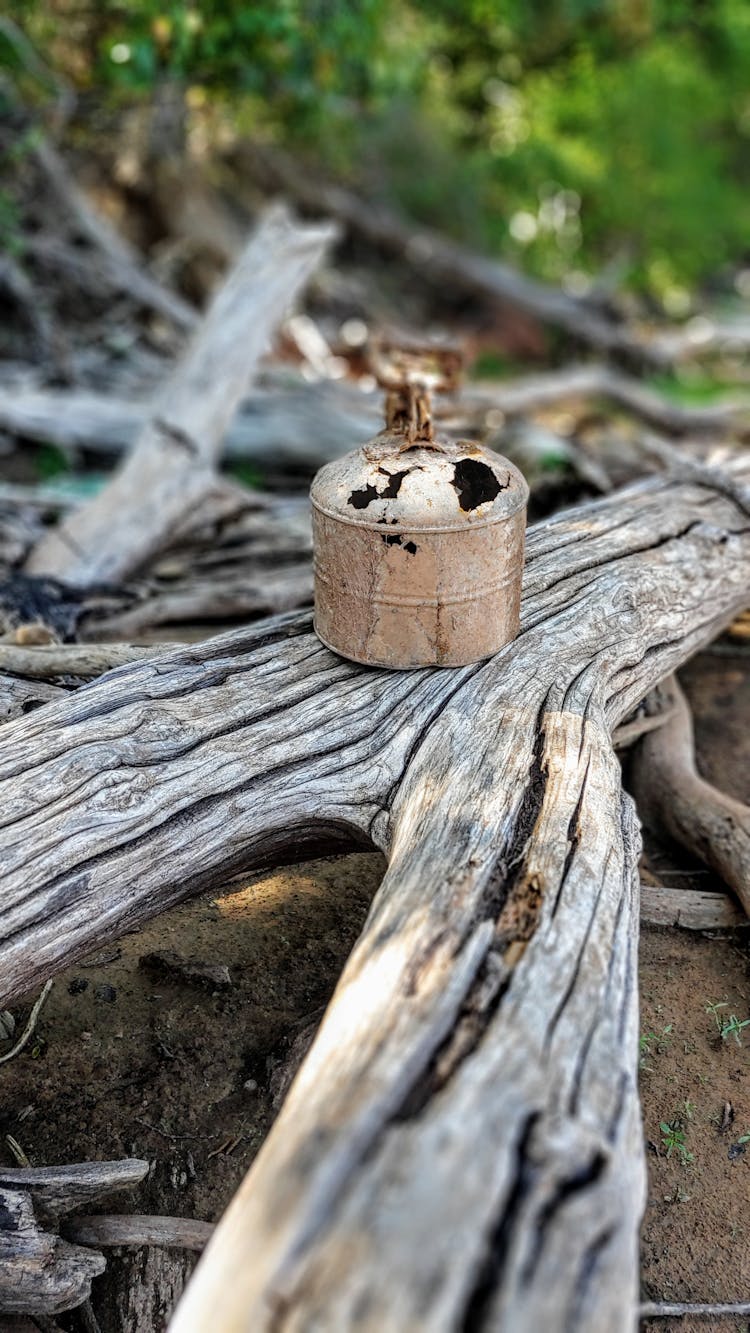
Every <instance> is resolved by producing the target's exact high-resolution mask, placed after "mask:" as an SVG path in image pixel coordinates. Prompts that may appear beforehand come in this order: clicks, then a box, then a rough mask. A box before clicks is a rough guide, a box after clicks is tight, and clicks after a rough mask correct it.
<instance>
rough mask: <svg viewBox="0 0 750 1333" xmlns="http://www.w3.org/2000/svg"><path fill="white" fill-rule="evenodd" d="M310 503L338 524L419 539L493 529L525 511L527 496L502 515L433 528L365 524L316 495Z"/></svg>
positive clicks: (470, 518) (390, 522)
mask: <svg viewBox="0 0 750 1333" xmlns="http://www.w3.org/2000/svg"><path fill="white" fill-rule="evenodd" d="M310 501H311V504H312V507H313V509H317V511H318V513H319V514H324V515H325V517H326V518H332V519H333V520H334V521H335V522H336V523H346V524H348V526H349V527H351V528H360V529H362V528H364V529H366V530H367V531H369V532H379V533H380V534H381V536H382V535H386V536H387V535H389V534H390V533H392V532H393V533H396V532H397V533H399V534H402V533H403V534H404V535H405V536H409V537H417V536H418V535H419V533H420V532H471V531H477V530H479V529H481V528H492V527H494V526H495V525H496V524H497V523H503V522H504V521H505V520H506V519H508V518H510V517H511V516H512V515H513V514H517V513H518V511H519V509H523V508H524V506H525V504H526V496H525V495H523V494H522V495H521V497H520V499H519V501H518V503H517V504H516V505H515V506H514V507H513V509H505V510H504V511H503V513H502V514H497V515H494V516H493V517H492V518H481V519H474V518H472V517H471V516H470V515H469V514H467V515H466V516H465V517H464V519H463V521H462V522H460V523H441V524H436V525H435V526H433V527H428V526H427V525H426V524H419V525H416V524H411V525H409V526H406V525H404V524H401V523H399V522H398V520H396V522H393V521H392V520H389V521H388V522H387V523H378V522H375V523H365V522H363V521H362V519H361V518H350V517H349V515H348V514H342V513H341V512H340V511H339V510H337V509H328V507H327V506H326V505H322V504H320V502H319V501H318V500H316V499H315V496H314V495H311V496H310Z"/></svg>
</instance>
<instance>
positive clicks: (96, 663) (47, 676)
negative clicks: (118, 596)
mask: <svg viewBox="0 0 750 1333" xmlns="http://www.w3.org/2000/svg"><path fill="white" fill-rule="evenodd" d="M182 646H183V645H182V644H178V643H160V644H149V645H148V646H144V645H141V646H136V645H134V644H131V643H109V644H106V645H105V646H102V647H99V646H89V647H84V646H80V645H79V644H59V643H54V644H49V645H40V646H39V647H38V648H18V647H17V646H16V645H15V644H9V643H0V671H10V672H12V673H13V674H14V675H16V676H23V677H25V678H26V679H27V680H54V679H55V678H56V677H58V676H81V677H84V678H88V679H93V678H94V677H95V676H101V675H103V673H104V672H105V671H112V670H113V669H114V668H115V667H119V666H126V665H127V664H128V663H130V662H141V661H145V660H146V659H147V658H150V657H158V656H159V654H160V653H164V652H168V651H170V650H171V651H175V650H176V649H178V648H181V647H182Z"/></svg>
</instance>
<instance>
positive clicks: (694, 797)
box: [631, 592, 750, 916]
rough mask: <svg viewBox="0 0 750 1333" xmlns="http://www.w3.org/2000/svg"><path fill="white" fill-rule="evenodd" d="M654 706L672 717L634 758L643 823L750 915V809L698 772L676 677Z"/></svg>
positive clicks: (643, 741)
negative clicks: (699, 865)
mask: <svg viewBox="0 0 750 1333" xmlns="http://www.w3.org/2000/svg"><path fill="white" fill-rule="evenodd" d="M748 595H750V592H749V593H748ZM654 707H655V708H656V709H657V710H662V709H664V710H666V711H668V712H669V716H668V717H666V718H665V720H664V723H663V725H662V726H660V727H657V728H656V730H655V731H652V732H649V734H648V735H646V736H643V738H642V739H641V740H640V741H639V742H638V745H637V746H636V748H635V750H634V751H633V755H632V760H631V765H632V766H631V783H632V787H633V792H634V794H635V798H636V801H637V803H638V811H639V813H640V816H641V819H642V820H643V821H644V823H646V824H654V825H656V826H657V827H659V828H661V829H662V830H663V831H665V832H666V833H668V834H669V836H670V837H671V838H674V840H675V841H676V842H678V843H681V845H682V846H683V847H686V848H687V849H688V851H690V852H692V853H693V855H694V856H697V857H698V858H699V860H701V861H705V863H706V864H707V865H709V866H711V868H712V869H713V870H715V871H716V873H717V874H718V875H720V876H721V878H722V879H723V880H724V881H725V883H726V884H728V885H729V887H730V889H733V890H734V892H735V893H736V894H737V897H738V898H739V900H740V902H741V903H742V906H743V907H744V909H745V912H746V914H747V915H748V916H750V806H747V805H745V804H743V802H742V801H738V800H736V799H735V797H733V796H727V795H726V793H725V792H721V791H719V790H718V789H717V788H716V787H714V786H712V785H711V783H710V782H706V780H705V778H702V777H701V775H700V773H699V772H698V770H697V768H696V765H695V749H694V744H693V720H692V717H691V714H690V708H689V706H688V702H687V699H686V698H685V695H684V694H683V692H682V690H681V688H680V686H679V684H678V682H677V679H676V677H674V676H671V677H670V678H669V679H668V680H665V681H663V682H662V683H661V685H660V686H659V688H658V690H657V691H655V701H654Z"/></svg>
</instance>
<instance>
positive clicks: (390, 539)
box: [383, 532, 419, 555]
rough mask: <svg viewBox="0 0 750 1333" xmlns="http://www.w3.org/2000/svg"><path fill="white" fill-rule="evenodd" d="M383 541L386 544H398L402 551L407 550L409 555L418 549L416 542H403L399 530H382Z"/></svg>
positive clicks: (415, 552) (414, 553)
mask: <svg viewBox="0 0 750 1333" xmlns="http://www.w3.org/2000/svg"><path fill="white" fill-rule="evenodd" d="M383 541H384V542H385V544H386V546H400V547H401V549H402V550H403V551H408V553H409V555H416V554H417V551H418V549H419V548H418V546H417V544H416V542H412V541H408V542H405V541H404V538H403V535H402V533H400V532H384V533H383Z"/></svg>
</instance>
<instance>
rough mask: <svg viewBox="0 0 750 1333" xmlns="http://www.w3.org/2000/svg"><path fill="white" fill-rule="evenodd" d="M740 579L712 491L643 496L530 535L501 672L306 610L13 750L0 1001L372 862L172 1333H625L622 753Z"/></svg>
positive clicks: (634, 1121)
mask: <svg viewBox="0 0 750 1333" xmlns="http://www.w3.org/2000/svg"><path fill="white" fill-rule="evenodd" d="M749 575H750V525H749V524H748V522H747V518H746V516H745V515H744V514H743V513H742V512H741V510H740V509H739V508H738V507H737V506H736V505H735V504H734V503H733V502H732V500H731V498H729V497H728V496H726V495H721V494H716V493H714V492H713V491H711V490H710V489H709V488H708V487H706V486H704V485H698V484H697V483H680V482H677V481H668V482H663V481H657V480H651V481H649V482H646V483H642V484H640V485H638V486H636V487H632V488H630V489H629V490H628V491H626V492H622V493H620V494H618V495H617V496H611V497H608V498H607V499H606V500H604V501H601V502H599V503H597V504H593V505H588V506H583V507H581V508H579V509H577V510H573V511H570V512H569V513H567V514H563V515H560V516H557V517H556V518H554V519H552V520H550V521H548V522H546V523H545V524H542V525H539V526H537V527H536V528H535V529H532V530H531V531H530V533H529V538H528V546H527V563H526V577H525V592H524V600H523V608H522V631H521V635H520V637H519V638H518V639H517V640H516V641H515V642H514V643H513V644H511V645H509V646H508V647H507V648H506V649H504V650H503V652H501V653H500V654H498V655H497V657H495V658H494V659H492V660H491V661H490V662H487V663H484V664H481V665H479V666H472V667H467V668H461V669H459V670H456V671H451V672H433V671H419V672H410V673H403V674H402V673H388V674H382V673H379V672H373V671H369V670H362V669H361V668H358V667H356V666H353V665H351V664H349V663H345V662H343V661H341V660H339V659H337V658H335V657H334V656H333V655H332V654H330V653H329V652H327V650H325V649H324V648H323V647H322V646H320V645H319V644H318V642H317V641H316V640H315V639H314V638H313V636H312V634H311V633H310V628H309V618H308V617H307V616H305V615H294V616H288V617H283V618H279V619H277V620H275V621H272V622H268V623H267V624H265V625H258V626H256V627H254V628H252V629H248V630H240V631H235V632H232V633H230V634H227V635H223V636H221V637H220V638H217V639H214V640H211V641H209V642H208V643H205V644H202V645H199V646H195V647H191V648H187V649H185V650H183V651H181V652H179V653H176V654H170V655H168V656H165V658H164V659H161V660H160V659H156V660H152V661H150V662H148V663H144V664H142V665H140V666H124V667H121V668H118V669H117V670H116V671H113V672H110V673H109V674H108V675H107V676H105V677H103V678H101V679H100V680H99V681H97V682H95V683H94V684H92V685H89V686H85V687H83V688H82V689H80V690H79V691H78V692H77V693H76V694H75V695H73V696H70V697H68V698H66V699H64V700H62V701H60V702H52V703H50V704H48V705H45V706H44V707H43V708H41V709H39V710H37V711H36V712H35V713H34V714H32V715H30V716H28V717H26V718H23V719H21V720H20V721H18V722H15V723H11V724H9V725H8V726H7V727H6V728H5V729H4V732H3V734H2V736H1V737H0V794H1V795H2V797H3V800H2V804H1V805H0V809H1V810H2V821H3V828H2V834H1V835H0V836H1V837H2V850H3V861H4V865H5V867H6V871H5V884H4V894H3V898H2V910H1V911H0V932H1V938H2V944H1V945H0V959H2V963H3V967H2V978H3V993H2V996H0V1003H5V1002H7V1000H8V999H10V998H11V997H13V996H14V995H17V994H18V993H19V992H20V991H22V990H27V989H29V988H30V987H33V986H34V985H36V984H39V983H40V982H41V981H42V980H43V978H44V977H46V976H47V975H49V974H50V973H51V972H52V971H55V970H57V969H59V968H60V967H61V966H63V965H64V964H65V963H67V962H69V961H71V960H72V959H73V958H75V957H77V956H80V955H81V954H82V953H84V952H85V951H86V950H87V949H90V948H91V947H92V946H93V944H95V943H96V941H97V940H99V939H101V938H102V936H103V935H104V934H106V935H107V936H108V937H112V936H114V935H116V934H117V933H118V932H121V931H123V930H125V929H129V928H132V927H133V926H134V925H136V924H137V923H138V922H139V921H142V920H144V919H146V918H147V917H149V916H151V915H153V914H154V913H156V912H158V911H160V910H163V908H164V907H166V906H167V905H168V904H169V903H172V902H174V901H176V900H177V899H178V898H180V897H184V896H185V895H186V894H188V893H190V892H192V891H195V890H197V889H198V888H206V887H208V886H211V885H214V886H216V887H217V888H218V887H220V886H222V885H224V884H226V883H227V881H228V880H229V879H230V878H232V877H233V876H234V877H236V876H238V875H240V874H243V873H245V872H246V871H247V870H249V869H251V868H253V867H255V866H259V865H269V864H272V863H277V862H279V861H282V860H284V859H293V858H298V857H299V856H300V855H303V854H305V853H306V852H307V851H311V850H321V849H323V848H331V847H336V846H343V845H346V846H351V845H371V844H375V845H376V846H378V847H381V848H383V849H384V850H385V851H386V853H387V855H388V858H389V865H388V870H387V873H386V875H385V878H384V880H383V883H382V885H381V888H380V890H379V892H378V894H377V895H376V898H375V901H374V903H373V906H372V909H371V912H370V915H369V918H368V921H367V923H366V926H365V929H364V931H363V934H362V936H361V938H360V941H359V943H358V945H357V946H356V948H355V950H354V951H353V953H352V956H351V958H350V960H349V962H348V964H347V966H346V968H345V970H344V973H343V975H342V977H341V980H340V982H339V986H338V988H337V991H336V994H335V996H334V999H333V1001H332V1004H331V1006H330V1007H329V1010H328V1013H327V1016H326V1018H325V1019H324V1022H323V1024H322V1027H321V1029H320V1032H319V1034H318V1037H317V1039H316V1041H315V1042H314V1044H313V1046H312V1049H311V1051H310V1053H309V1055H308V1057H307V1059H306V1060H305V1061H304V1063H303V1065H302V1068H301V1070H300V1072H299V1074H298V1076H297V1078H296V1080H295V1082H294V1083H293V1085H292V1088H291V1090H290V1092H289V1094H288V1097H287V1100H286V1102H285V1105H284V1107H283V1108H282V1112H281V1115H280V1117H279V1119H278V1121H277V1123H276V1125H275V1127H274V1129H273V1131H272V1133H271V1135H270V1137H269V1139H268V1141H267V1142H266V1144H265V1146H264V1148H263V1149H262V1151H261V1153H260V1155H259V1157H258V1159H257V1161H256V1163H255V1165H254V1167H253V1169H252V1171H251V1173H250V1175H249V1177H248V1180H247V1182H246V1184H245V1185H244V1186H243V1187H242V1189H241V1190H240V1192H239V1194H238V1195H237V1197H236V1199H235V1201H234V1203H233V1204H232V1206H231V1207H230V1209H229V1211H228V1213H227V1215H226V1217H225V1218H224V1220H223V1221H222V1223H221V1224H220V1226H219V1228H218V1229H217V1233H216V1235H215V1237H214V1239H213V1240H212V1241H211V1243H210V1244H209V1246H208V1249H207V1251H206V1254H205V1256H204V1258H203V1260H202V1261H201V1263H200V1265H199V1267H198V1270H197V1273H196V1276H195V1278H194V1280H193V1281H192V1283H191V1284H190V1286H189V1288H188V1291H187V1293H186V1296H185V1298H184V1299H183V1302H182V1303H181V1305H180V1307H179V1309H178V1312H177V1314H176V1316H175V1319H174V1322H173V1329H174V1330H175V1333H187V1330H191V1331H192V1330H199V1329H200V1330H203V1329H205V1328H206V1327H208V1326H211V1327H212V1328H215V1329H217V1330H220V1331H224V1330H225V1331H226V1333H229V1330H238V1329H250V1328H253V1329H258V1328H268V1329H270V1328H273V1329H275V1330H277V1329H282V1328H283V1329H284V1330H292V1329H301V1328H308V1327H311V1326H313V1325H315V1324H316V1323H317V1324H318V1325H319V1326H325V1327H326V1328H332V1329H336V1328H347V1327H351V1326H352V1324H353V1323H354V1322H356V1324H357V1327H358V1328H364V1329H373V1330H375V1329H377V1330H378V1331H380V1330H383V1329H400V1328H403V1327H408V1326H410V1325H414V1324H416V1325H418V1326H419V1327H424V1328H430V1329H436V1330H443V1329H445V1330H448V1329H451V1330H452V1329H461V1328H472V1329H476V1328H485V1327H486V1328H490V1327H492V1328H503V1329H512V1330H513V1333H519V1330H520V1333H525V1330H529V1333H530V1330H532V1329H538V1328H540V1327H544V1328H545V1329H550V1330H557V1329H560V1330H562V1329H571V1330H572V1329H576V1330H581V1329H583V1330H592V1333H593V1330H599V1329H601V1328H604V1327H606V1328H611V1329H620V1328H622V1329H625V1328H630V1327H632V1325H633V1321H634V1317H635V1308H636V1304H635V1303H636V1297H637V1230H638V1222H639V1217H640V1210H641V1206H642V1200H643V1185H644V1169H643V1146H642V1135H641V1127H640V1120H639V1107H638V1099H637V1091H636V1066H637V996H636V984H635V982H636V939H637V918H638V885H637V873H636V872H637V858H638V833H637V826H636V820H635V816H634V812H633V807H632V804H631V802H630V801H629V799H628V798H627V797H626V796H624V795H623V793H622V790H621V785H620V774H619V767H618V764H617V762H616V759H615V756H614V753H613V749H612V745H611V740H610V732H611V730H612V728H614V727H615V726H616V725H617V724H618V723H619V722H620V721H621V720H622V719H623V718H624V717H625V716H627V714H628V713H629V711H630V710H631V709H632V708H633V706H634V705H635V704H636V703H637V702H638V700H639V699H641V698H642V697H643V695H644V694H645V693H646V692H647V691H648V689H649V688H650V687H651V686H652V685H653V684H654V683H655V682H656V681H657V680H659V679H661V678H662V677H664V676H665V675H666V674H667V673H668V672H670V671H671V670H673V669H674V668H675V667H676V666H678V665H679V664H680V662H682V661H683V660H684V659H685V658H686V657H687V656H689V655H690V654H691V653H693V652H695V651H696V649H697V648H698V647H699V646H700V645H701V644H703V643H705V642H706V641H707V640H709V639H710V638H711V637H713V636H714V635H715V634H716V633H717V632H718V631H719V630H720V629H721V628H722V627H723V626H724V625H725V624H726V623H728V621H729V620H730V619H731V618H732V616H733V615H734V613H735V612H736V610H737V609H738V608H740V607H741V606H742V605H743V603H744V602H745V600H746V597H747V583H748V576H749Z"/></svg>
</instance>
